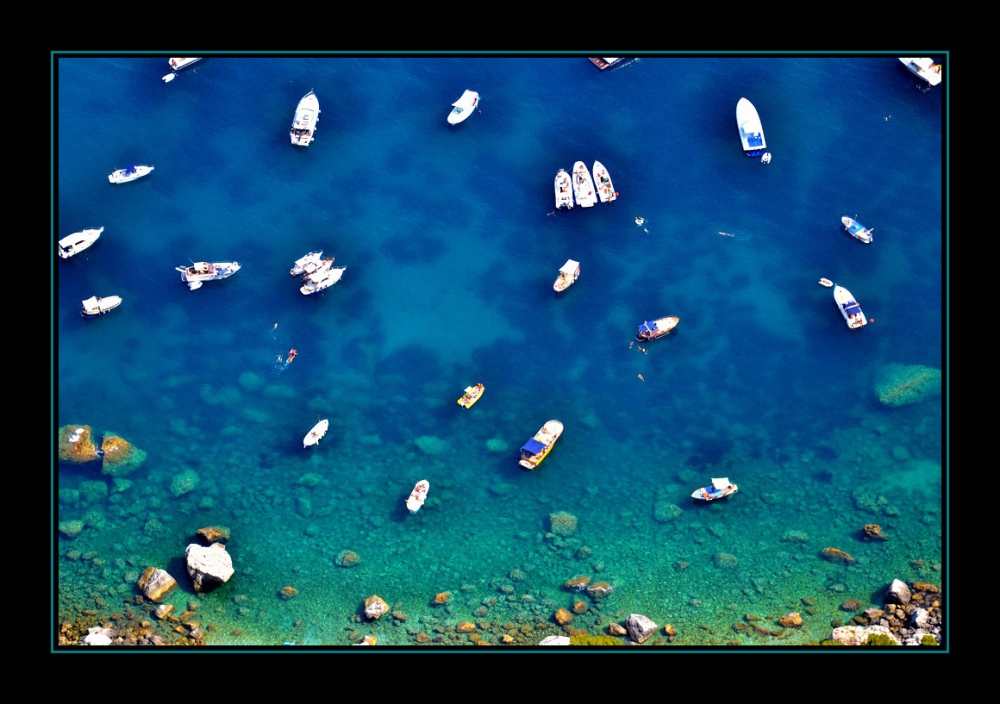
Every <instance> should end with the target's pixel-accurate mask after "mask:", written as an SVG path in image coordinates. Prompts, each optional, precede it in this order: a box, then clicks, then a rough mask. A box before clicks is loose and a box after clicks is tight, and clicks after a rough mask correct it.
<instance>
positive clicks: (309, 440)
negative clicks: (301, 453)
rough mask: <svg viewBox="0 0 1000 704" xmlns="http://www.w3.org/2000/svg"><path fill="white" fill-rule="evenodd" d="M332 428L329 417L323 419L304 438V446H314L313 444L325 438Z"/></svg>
mask: <svg viewBox="0 0 1000 704" xmlns="http://www.w3.org/2000/svg"><path fill="white" fill-rule="evenodd" d="M329 429H330V421H329V420H328V419H324V420H321V421H320V422H319V423H317V424H316V425H314V426H313V427H312V430H310V431H309V432H308V433H306V436H305V437H304V438H302V447H303V448H307V447H312V446H313V445H318V444H319V441H320V440H322V439H323V436H324V435H326V431H327V430H329Z"/></svg>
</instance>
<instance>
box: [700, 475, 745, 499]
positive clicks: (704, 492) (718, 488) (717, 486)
mask: <svg viewBox="0 0 1000 704" xmlns="http://www.w3.org/2000/svg"><path fill="white" fill-rule="evenodd" d="M739 490H740V488H739V487H738V486H736V485H735V484H733V483H731V482H730V481H729V477H722V478H721V479H716V478H715V477H712V483H711V484H709V485H708V486H704V487H702V488H701V489H695V490H694V492H693V493H692V494H691V498H692V499H700V500H702V501H715V500H716V499H721V498H722V497H723V496H729V495H730V494H735V493H736V492H737V491H739Z"/></svg>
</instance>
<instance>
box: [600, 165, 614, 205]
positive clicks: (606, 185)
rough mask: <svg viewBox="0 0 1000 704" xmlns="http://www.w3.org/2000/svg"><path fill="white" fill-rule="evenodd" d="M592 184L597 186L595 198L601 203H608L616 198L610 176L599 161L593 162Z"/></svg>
mask: <svg viewBox="0 0 1000 704" xmlns="http://www.w3.org/2000/svg"><path fill="white" fill-rule="evenodd" d="M594 182H595V183H596V184H597V197H598V198H600V199H601V202H602V203H610V202H611V201H613V200H614V199H615V198H617V197H618V194H617V193H616V192H615V187H614V184H612V183H611V175H610V174H609V173H608V170H607V169H606V168H604V164H602V163H601V162H599V161H595V162H594Z"/></svg>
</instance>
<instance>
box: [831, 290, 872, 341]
mask: <svg viewBox="0 0 1000 704" xmlns="http://www.w3.org/2000/svg"><path fill="white" fill-rule="evenodd" d="M833 300H834V301H836V302H837V309H838V310H839V311H840V314H841V315H842V316H844V320H846V321H847V327H849V328H850V329H851V330H860V329H861V328H863V327H864V326H865V325H867V324H868V321H867V320H865V314H864V313H862V312H861V306H859V305H858V302H857V301H856V300H854V296H853V295H852V294H851V292H850V291H848V290H847V289H846V288H844V287H843V286H834V287H833Z"/></svg>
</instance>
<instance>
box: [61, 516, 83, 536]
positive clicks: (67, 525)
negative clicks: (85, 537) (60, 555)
mask: <svg viewBox="0 0 1000 704" xmlns="http://www.w3.org/2000/svg"><path fill="white" fill-rule="evenodd" d="M83 525H84V524H83V521H79V520H77V521H60V523H59V532H60V533H62V534H63V535H65V536H66V537H67V538H71V539H72V538H75V537H76V536H78V535H80V533H82V532H83Z"/></svg>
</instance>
